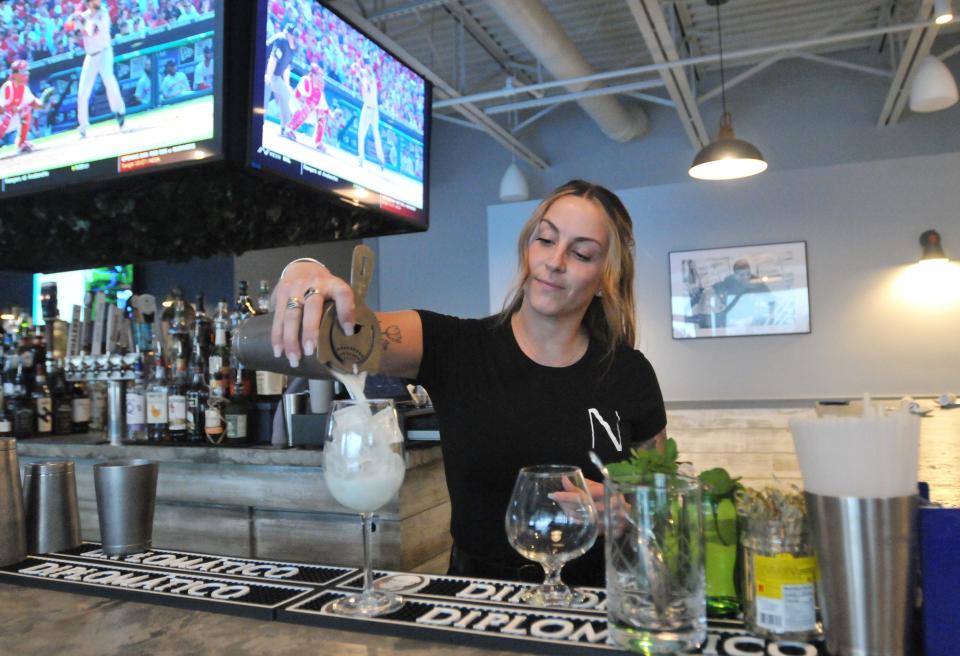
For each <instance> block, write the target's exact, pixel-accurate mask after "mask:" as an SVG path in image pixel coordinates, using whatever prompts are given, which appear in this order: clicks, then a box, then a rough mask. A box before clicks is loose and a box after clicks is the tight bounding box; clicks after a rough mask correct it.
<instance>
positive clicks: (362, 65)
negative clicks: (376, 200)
mask: <svg viewBox="0 0 960 656" xmlns="http://www.w3.org/2000/svg"><path fill="white" fill-rule="evenodd" d="M350 71H351V73H353V74H354V75H356V76H357V77H358V79H359V80H360V96H361V98H362V99H363V109H361V110H360V125H359V126H358V128H357V159H358V160H359V162H360V166H363V162H364V160H365V152H364V151H365V150H366V149H365V148H364V146H365V145H366V141H367V130H369V129H370V128H371V127H372V128H373V141H374V144H375V145H376V147H377V157H378V158H379V159H380V167H381V168H382V167H383V165H384V159H383V142H381V140H380V100H379V98H378V97H377V76H376V75H374V73H373V67H372V65H371V64H370V62H369V60H368V59H367V57H366V56H365V57H364V61H363V62H356V63H354V64H353V66H351V67H350Z"/></svg>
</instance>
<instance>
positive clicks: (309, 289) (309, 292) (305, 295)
mask: <svg viewBox="0 0 960 656" xmlns="http://www.w3.org/2000/svg"><path fill="white" fill-rule="evenodd" d="M316 293H317V290H316V289H314V288H313V287H307V291H305V292H303V302H304V303H306V302H307V299H308V298H310V297H311V296H313V295H314V294H316Z"/></svg>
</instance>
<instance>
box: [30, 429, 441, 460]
mask: <svg viewBox="0 0 960 656" xmlns="http://www.w3.org/2000/svg"><path fill="white" fill-rule="evenodd" d="M17 453H19V454H20V457H21V458H22V457H24V456H29V457H34V458H50V459H62V458H70V459H79V460H85V459H93V460H115V459H122V458H146V459H147V460H153V461H156V462H190V463H197V464H204V465H267V466H270V465H273V466H281V467H282V466H296V467H320V466H323V451H322V450H321V449H281V448H274V447H270V446H252V447H232V446H229V447H226V446H207V445H197V446H194V445H188V444H184V445H175V444H169V445H161V444H151V443H149V442H138V443H124V444H122V445H113V444H110V442H109V441H108V440H107V439H106V438H105V437H104V436H103V434H94V433H85V434H81V435H57V436H53V437H30V438H27V439H24V440H18V441H17ZM440 457H441V456H440V446H439V444H437V443H436V442H432V443H425V444H419V443H418V444H415V445H414V446H413V447H410V446H407V449H406V460H407V469H413V468H414V467H419V466H420V465H425V464H427V463H430V462H433V461H436V460H439V459H440Z"/></svg>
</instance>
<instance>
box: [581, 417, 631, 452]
mask: <svg viewBox="0 0 960 656" xmlns="http://www.w3.org/2000/svg"><path fill="white" fill-rule="evenodd" d="M613 414H614V415H616V417H617V434H616V435H614V434H613V429H612V428H610V424H608V423H607V422H606V420H605V419H604V418H603V417H602V416H600V412H599V411H598V410H597V409H596V408H589V409H588V410H587V417H588V419H589V420H590V448H591V449H595V448H597V433H596V428H595V427H594V419H596V420H597V421H599V422H600V425H601V426H602V427H603V430H605V431H606V432H607V437H609V438H610V441H611V442H613V446H615V447H616V448H617V451H623V440H622V438H621V437H620V413H619V412H617V411H616V410H614V412H613Z"/></svg>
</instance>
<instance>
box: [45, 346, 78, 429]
mask: <svg viewBox="0 0 960 656" xmlns="http://www.w3.org/2000/svg"><path fill="white" fill-rule="evenodd" d="M47 372H48V375H47V379H48V380H49V381H50V382H49V385H50V395H51V396H52V397H53V432H54V434H55V435H69V434H70V433H72V432H73V406H72V405H71V399H70V392H69V388H68V385H67V379H66V376H65V375H64V373H63V367H62V366H61V365H60V361H59V360H47Z"/></svg>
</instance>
